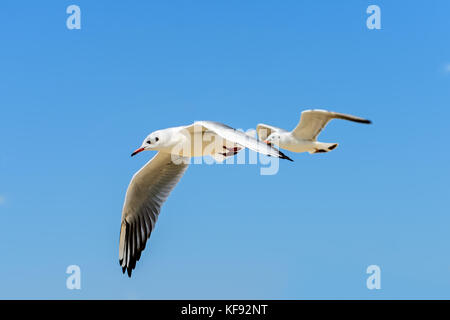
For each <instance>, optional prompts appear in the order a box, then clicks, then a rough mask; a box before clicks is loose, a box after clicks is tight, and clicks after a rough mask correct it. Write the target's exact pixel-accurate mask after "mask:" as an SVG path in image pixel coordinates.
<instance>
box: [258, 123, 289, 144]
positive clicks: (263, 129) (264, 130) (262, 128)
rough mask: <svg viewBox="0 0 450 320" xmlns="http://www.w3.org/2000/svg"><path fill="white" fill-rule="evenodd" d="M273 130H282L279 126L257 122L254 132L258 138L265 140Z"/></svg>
mask: <svg viewBox="0 0 450 320" xmlns="http://www.w3.org/2000/svg"><path fill="white" fill-rule="evenodd" d="M275 131H284V130H282V129H281V128H277V127H274V126H269V125H268V124H264V123H259V124H258V125H257V126H256V132H257V133H258V138H259V140H262V141H264V140H266V139H267V138H268V137H269V136H270V135H271V134H272V133H274V132H275Z"/></svg>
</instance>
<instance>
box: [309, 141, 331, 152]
mask: <svg viewBox="0 0 450 320" xmlns="http://www.w3.org/2000/svg"><path fill="white" fill-rule="evenodd" d="M337 146H338V144H337V143H325V142H318V143H317V144H316V146H315V148H314V149H313V150H311V151H309V153H311V154H312V153H325V152H330V151H331V150H334V149H336V147H337Z"/></svg>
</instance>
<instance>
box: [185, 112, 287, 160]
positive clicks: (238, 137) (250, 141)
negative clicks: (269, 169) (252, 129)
mask: <svg viewBox="0 0 450 320" xmlns="http://www.w3.org/2000/svg"><path fill="white" fill-rule="evenodd" d="M186 129H187V130H189V131H190V132H194V131H198V132H201V130H203V131H206V130H208V131H212V132H214V133H215V134H216V135H218V136H220V137H221V138H222V139H225V140H227V141H230V142H232V143H235V144H238V145H241V146H242V147H244V148H248V149H250V150H253V151H255V152H259V153H262V154H265V155H267V156H272V157H277V158H281V159H287V160H290V161H293V160H292V159H291V158H289V157H287V156H286V155H285V154H283V153H282V152H281V151H280V150H278V149H276V148H274V147H272V146H270V145H268V144H266V143H264V142H262V141H259V140H257V139H255V138H253V137H251V136H250V135H247V134H245V132H243V131H239V130H236V129H234V128H232V127H229V126H227V125H225V124H223V123H220V122H213V121H197V122H194V124H192V125H191V126H188V127H186Z"/></svg>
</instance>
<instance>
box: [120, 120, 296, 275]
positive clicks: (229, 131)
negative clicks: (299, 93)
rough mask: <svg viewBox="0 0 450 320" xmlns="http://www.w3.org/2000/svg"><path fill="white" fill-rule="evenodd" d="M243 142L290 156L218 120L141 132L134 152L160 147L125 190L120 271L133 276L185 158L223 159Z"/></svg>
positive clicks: (269, 152)
mask: <svg viewBox="0 0 450 320" xmlns="http://www.w3.org/2000/svg"><path fill="white" fill-rule="evenodd" d="M243 148H248V149H251V150H253V151H256V152H259V153H262V154H265V155H268V156H273V157H277V158H281V159H288V160H291V159H290V158H288V157H286V156H285V155H284V154H283V153H282V152H281V151H279V150H277V149H275V148H274V147H272V146H270V145H267V144H265V143H263V142H262V141H259V140H256V139H255V138H253V137H251V136H248V135H246V134H245V133H244V132H242V131H237V130H235V129H233V128H231V127H229V126H226V125H224V124H222V123H219V122H212V121H199V122H194V123H193V124H192V125H189V126H181V127H174V128H168V129H163V130H158V131H155V132H153V133H151V134H150V135H148V136H147V137H146V138H145V140H144V142H143V143H142V145H141V147H140V148H138V149H137V150H136V151H134V152H133V153H132V156H134V155H136V154H138V153H140V152H142V151H145V150H156V151H158V153H157V154H156V155H155V156H154V157H153V158H152V159H151V160H150V161H149V162H147V164H145V165H144V166H143V167H142V168H141V169H140V170H139V171H138V172H136V173H135V174H134V176H133V178H132V179H131V182H130V184H129V186H128V189H127V192H126V195H125V201H124V205H123V209H122V221H121V228H120V239H119V263H120V265H121V267H122V271H123V272H124V273H125V271H127V273H128V276H130V277H131V273H132V270H133V269H134V268H135V266H136V261H138V260H139V259H140V256H141V252H142V251H143V250H144V249H145V246H146V243H147V239H148V238H149V237H150V234H151V233H152V231H153V230H154V228H155V224H156V221H157V219H158V216H159V213H160V210H161V206H162V205H163V203H164V202H165V201H166V199H167V197H168V196H169V194H170V192H171V191H172V189H173V188H174V187H175V185H176V184H177V183H178V181H179V180H180V179H181V177H182V176H183V174H184V172H185V171H186V169H187V168H188V166H189V159H190V158H191V157H198V156H205V155H210V156H213V157H218V156H220V157H222V158H220V159H223V158H226V157H229V156H233V155H235V154H236V153H238V152H239V151H240V150H242V149H243ZM291 161H292V160H291Z"/></svg>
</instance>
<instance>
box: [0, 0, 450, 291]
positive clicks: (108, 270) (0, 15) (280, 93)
mask: <svg viewBox="0 0 450 320" xmlns="http://www.w3.org/2000/svg"><path fill="white" fill-rule="evenodd" d="M71 4H76V5H78V6H80V8H81V12H82V18H81V19H82V21H81V26H82V28H81V30H68V29H67V28H66V18H67V17H68V15H67V14H66V8H67V6H69V5H71ZM370 4H377V5H379V6H380V8H381V19H382V20H381V25H382V29H381V30H368V29H367V27H366V19H367V17H368V15H367V14H366V8H367V6H368V5H370ZM448 12H450V3H449V2H448V1H443V0H442V1H433V2H425V1H345V2H339V3H338V2H337V1H287V0H286V1H282V2H281V1H261V0H259V1H214V2H213V1H190V2H188V1H171V2H168V1H145V2H144V1H131V2H130V1H126V2H125V1H117V2H111V1H58V2H56V1H38V2H37V1H3V2H2V4H1V9H0V24H1V26H2V27H1V28H0V39H1V44H2V45H1V47H2V49H1V50H0V68H1V72H0V107H1V116H0V147H1V150H2V151H1V153H0V214H1V217H2V232H0V250H1V252H2V259H1V260H2V263H1V265H0V298H27V299H30V298H41V299H47V298H56V299H80V298H84V299H92V298H96V299H103V298H105V299H111V298H115V299H128V298H136V299H141V298H146V299H171V298H177V299H184V298H193V299H197V298H204V299H216V298H235V299H241V298H255V299H259V298H261V299H314V298H324V299H330V298H339V299H347V298H361V299H380V298H387V299H389V298H438V299H439V298H449V297H450V255H449V254H448V252H449V247H450V235H449V233H448V226H449V224H450V216H449V210H448V198H449V195H450V194H449V186H448V180H449V178H450V172H449V167H448V163H449V160H450V159H449V158H450V152H449V149H448V148H449V141H448V140H447V139H448V137H449V129H448V118H449V116H450V109H449V106H450V104H449V102H450V90H449V89H450V69H449V66H450V42H449V41H448V40H449V39H450V20H449V19H448ZM308 108H324V109H330V110H334V111H339V112H346V113H350V114H355V115H358V116H361V117H367V118H369V119H371V120H372V121H373V125H371V126H363V125H359V124H354V123H348V122H344V121H334V122H332V123H330V125H329V126H328V127H327V128H326V130H325V131H324V132H323V133H322V134H321V136H320V140H321V141H325V142H339V143H340V145H339V147H338V148H337V149H336V150H334V151H333V152H330V153H327V154H318V155H309V154H292V153H289V152H287V154H288V155H289V156H290V157H292V158H293V159H294V160H295V162H294V163H291V162H288V161H284V162H281V163H280V171H279V172H278V174H276V175H273V176H261V175H260V174H259V172H260V167H259V166H257V165H234V166H230V165H212V166H211V165H193V166H191V167H190V168H189V169H188V171H187V172H186V174H185V176H184V177H183V178H182V180H181V182H180V183H179V185H178V186H177V187H176V188H175V190H174V191H173V193H172V194H171V196H170V197H169V199H168V201H167V202H166V204H165V205H164V206H163V209H162V213H161V215H160V219H159V221H158V224H157V227H156V230H155V231H154V233H153V234H152V237H151V240H150V242H149V244H148V246H147V249H146V250H145V252H144V253H143V255H142V257H141V261H139V263H138V265H137V268H136V270H135V272H134V273H133V278H131V279H128V277H126V276H124V275H122V272H121V269H120V267H119V265H118V236H119V228H120V218H121V208H122V204H123V199H124V194H125V191H126V188H127V185H128V183H129V180H130V178H131V176H132V175H133V173H134V172H135V171H137V170H138V169H139V168H140V167H141V166H142V165H143V164H144V163H145V162H146V161H147V160H148V159H149V158H150V157H151V156H152V155H153V154H152V153H151V152H147V153H143V154H141V155H139V156H138V157H135V158H130V156H129V155H130V152H131V151H133V150H134V149H135V148H136V147H138V146H139V145H140V143H141V142H142V140H143V139H144V137H145V136H146V135H147V134H148V133H150V132H152V131H154V130H157V129H162V128H167V127H171V126H177V125H184V124H189V123H192V122H193V121H196V120H215V121H221V122H224V123H227V124H229V125H231V126H233V127H236V128H242V129H245V130H246V129H249V128H252V127H254V126H255V125H256V124H257V123H259V122H264V123H269V124H273V125H275V126H279V127H283V128H286V129H291V128H293V127H294V126H295V125H296V124H297V121H298V119H299V116H300V112H301V111H302V110H304V109H308ZM72 264H76V265H79V266H80V268H81V273H82V276H81V282H82V284H81V286H82V289H81V290H68V289H66V286H65V284H66V278H67V276H68V275H67V274H66V273H65V271H66V268H67V266H69V265H72ZM372 264H376V265H379V266H380V268H381V286H382V288H381V290H368V289H367V288H366V278H367V277H368V275H367V274H366V272H365V271H366V268H367V267H368V266H369V265H372Z"/></svg>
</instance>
